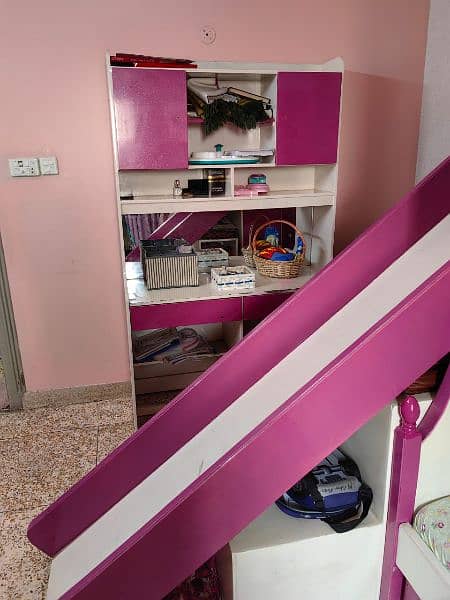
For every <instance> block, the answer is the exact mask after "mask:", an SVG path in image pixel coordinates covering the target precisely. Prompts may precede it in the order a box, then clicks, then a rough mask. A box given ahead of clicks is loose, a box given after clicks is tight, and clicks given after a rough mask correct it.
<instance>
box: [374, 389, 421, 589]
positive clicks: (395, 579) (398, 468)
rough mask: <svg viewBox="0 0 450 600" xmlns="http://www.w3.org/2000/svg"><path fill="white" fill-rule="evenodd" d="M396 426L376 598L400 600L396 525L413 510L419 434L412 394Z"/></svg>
mask: <svg viewBox="0 0 450 600" xmlns="http://www.w3.org/2000/svg"><path fill="white" fill-rule="evenodd" d="M399 408H400V425H399V426H398V427H397V428H396V430H395V432H394V447H393V456H392V470H391V489H390V494H389V507H388V515H387V525H386V541H385V546H384V557H383V571H382V578H381V589H380V600H401V598H402V593H403V583H404V577H403V574H402V573H401V571H400V569H399V568H398V567H397V565H396V555H397V542H398V528H399V526H400V525H401V524H402V523H409V522H410V521H411V519H412V516H413V512H414V502H415V499H416V487H417V478H418V475H419V464H420V447H421V444H422V435H421V434H420V432H419V431H418V429H417V419H418V418H419V415H420V408H419V403H418V402H417V400H416V399H415V398H414V397H413V396H408V397H406V398H405V399H404V400H402V401H401V402H400V407H399Z"/></svg>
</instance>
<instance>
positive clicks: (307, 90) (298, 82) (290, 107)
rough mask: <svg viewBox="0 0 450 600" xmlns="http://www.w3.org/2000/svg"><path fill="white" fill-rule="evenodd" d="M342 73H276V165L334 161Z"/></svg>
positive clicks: (335, 156) (335, 157)
mask: <svg viewBox="0 0 450 600" xmlns="http://www.w3.org/2000/svg"><path fill="white" fill-rule="evenodd" d="M341 81H342V73H278V78H277V86H278V91H277V118H276V123H277V148H276V162H277V164H278V165H311V164H316V165H317V164H329V163H335V162H336V159H337V146H338V131H339V112H340V99H341Z"/></svg>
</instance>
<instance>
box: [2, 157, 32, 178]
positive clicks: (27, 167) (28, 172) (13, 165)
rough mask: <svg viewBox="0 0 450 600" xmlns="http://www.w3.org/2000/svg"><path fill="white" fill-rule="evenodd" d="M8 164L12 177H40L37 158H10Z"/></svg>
mask: <svg viewBox="0 0 450 600" xmlns="http://www.w3.org/2000/svg"><path fill="white" fill-rule="evenodd" d="M8 163H9V174H10V175H11V177H36V176H37V175H40V172H39V161H38V159H37V158H10V159H9V160H8Z"/></svg>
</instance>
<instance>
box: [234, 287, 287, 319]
mask: <svg viewBox="0 0 450 600" xmlns="http://www.w3.org/2000/svg"><path fill="white" fill-rule="evenodd" d="M291 294H292V292H277V293H273V294H261V295H260V296H246V297H244V298H243V319H244V320H246V321H254V320H258V319H264V318H265V317H267V315H269V314H270V313H271V312H272V311H273V310H275V309H276V308H278V307H279V306H280V304H282V303H283V302H284V301H285V300H287V299H288V298H289V296H291Z"/></svg>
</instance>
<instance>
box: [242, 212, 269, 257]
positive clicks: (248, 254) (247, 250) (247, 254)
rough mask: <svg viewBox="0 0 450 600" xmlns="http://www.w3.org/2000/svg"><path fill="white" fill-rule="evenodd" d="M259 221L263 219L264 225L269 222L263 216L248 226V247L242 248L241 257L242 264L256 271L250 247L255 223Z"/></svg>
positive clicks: (267, 218)
mask: <svg viewBox="0 0 450 600" xmlns="http://www.w3.org/2000/svg"><path fill="white" fill-rule="evenodd" d="M259 219H264V225H266V224H267V223H268V222H269V221H270V219H269V217H266V216H265V215H264V216H262V215H260V216H259V217H258V218H257V219H256V221H255V222H254V223H252V224H251V225H250V228H249V230H248V246H247V248H242V256H243V257H244V263H245V264H246V265H247V267H251V268H252V269H256V265H255V259H254V256H253V247H252V241H253V232H254V230H255V227H256V223H257V222H258V220H259ZM260 229H261V228H260Z"/></svg>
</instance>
